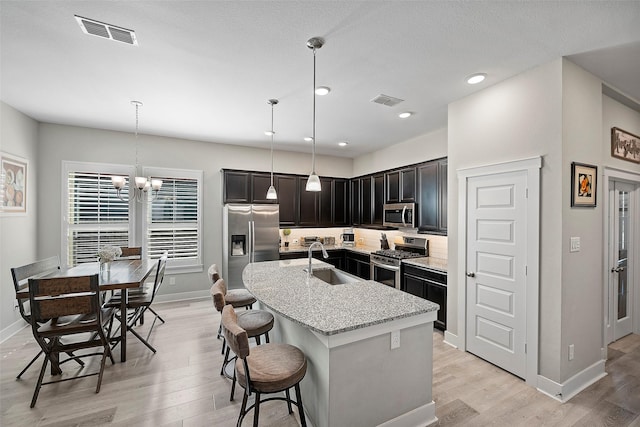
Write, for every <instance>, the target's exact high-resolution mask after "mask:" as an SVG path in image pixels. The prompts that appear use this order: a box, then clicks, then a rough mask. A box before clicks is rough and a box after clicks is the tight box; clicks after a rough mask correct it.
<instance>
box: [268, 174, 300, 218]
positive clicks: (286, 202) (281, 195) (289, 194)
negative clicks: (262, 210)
mask: <svg viewBox="0 0 640 427" xmlns="http://www.w3.org/2000/svg"><path fill="white" fill-rule="evenodd" d="M273 179H274V182H275V186H276V191H277V192H278V203H279V204H280V226H281V227H284V226H294V225H296V212H297V210H298V188H297V181H298V180H297V178H296V177H295V176H289V175H275V176H274V177H273Z"/></svg>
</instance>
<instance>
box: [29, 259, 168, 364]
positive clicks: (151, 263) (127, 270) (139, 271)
mask: <svg viewBox="0 0 640 427" xmlns="http://www.w3.org/2000/svg"><path fill="white" fill-rule="evenodd" d="M157 264H158V261H157V260H151V259H124V260H115V261H112V262H110V263H109V266H108V268H105V266H101V265H100V263H98V262H87V263H83V264H78V265H76V266H74V267H69V268H62V269H60V270H56V271H54V272H52V273H50V274H47V275H45V276H43V278H51V277H75V276H89V275H93V274H98V283H99V289H100V291H116V290H119V291H120V293H121V295H122V297H121V298H120V319H121V327H120V337H119V338H118V340H119V341H120V361H121V362H126V360H127V324H126V323H127V321H126V319H127V301H128V297H127V295H128V290H129V289H132V288H138V287H140V286H142V285H143V284H144V281H145V280H146V279H147V278H148V277H149V275H150V274H151V272H152V271H153V270H154V268H156V266H157ZM16 298H21V299H28V298H29V289H28V287H26V288H24V289H22V290H20V291H19V292H17V293H16Z"/></svg>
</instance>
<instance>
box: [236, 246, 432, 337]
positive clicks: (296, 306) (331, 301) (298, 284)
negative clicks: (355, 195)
mask: <svg viewBox="0 0 640 427" xmlns="http://www.w3.org/2000/svg"><path fill="white" fill-rule="evenodd" d="M350 249H351V248H350ZM307 266H308V260H307V259H306V258H303V259H291V260H281V261H266V262H258V263H252V264H249V265H247V266H246V267H245V269H244V271H243V273H242V280H243V281H244V285H245V287H246V288H247V289H248V290H249V292H251V293H252V294H253V295H254V296H255V297H256V298H257V299H258V300H259V301H260V302H261V303H262V304H264V305H265V306H267V307H268V308H270V309H271V310H273V311H274V312H277V313H278V314H280V315H282V316H284V317H286V318H287V319H289V320H292V321H294V322H296V323H298V324H300V325H302V326H304V327H307V328H309V329H311V330H312V331H315V332H317V333H319V334H322V335H335V334H339V333H341V332H347V331H351V330H355V329H360V328H365V327H368V326H372V325H377V324H381V323H385V322H389V321H392V320H396V319H401V318H406V317H411V316H416V315H419V314H423V313H428V312H431V311H436V310H438V309H439V306H438V304H436V303H433V302H431V301H427V300H425V299H422V298H419V297H416V296H414V295H411V294H408V293H406V292H402V291H400V290H398V289H395V288H391V287H389V286H387V285H383V284H381V283H378V282H374V281H373V280H361V281H358V282H355V283H348V284H344V285H330V284H328V283H325V282H324V281H322V280H320V279H317V278H315V277H312V278H310V279H309V278H307V273H306V272H305V271H304V270H303V269H304V268H306V267H307ZM313 266H314V268H334V267H333V266H332V265H331V264H327V263H325V262H322V261H320V260H316V259H314V260H313Z"/></svg>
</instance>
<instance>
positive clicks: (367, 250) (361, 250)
mask: <svg viewBox="0 0 640 427" xmlns="http://www.w3.org/2000/svg"><path fill="white" fill-rule="evenodd" d="M324 248H325V249H326V250H328V251H331V250H335V249H346V250H349V251H352V252H357V253H361V254H365V255H369V254H371V252H375V251H377V250H379V249H380V248H372V247H367V246H360V245H359V246H343V245H341V244H336V245H324ZM319 250H321V249H320V248H319V247H317V246H315V247H314V248H313V251H314V252H316V251H319ZM308 251H309V247H308V246H301V245H295V246H293V245H289V247H288V248H285V247H280V253H281V254H291V253H298V252H300V253H307V252H308Z"/></svg>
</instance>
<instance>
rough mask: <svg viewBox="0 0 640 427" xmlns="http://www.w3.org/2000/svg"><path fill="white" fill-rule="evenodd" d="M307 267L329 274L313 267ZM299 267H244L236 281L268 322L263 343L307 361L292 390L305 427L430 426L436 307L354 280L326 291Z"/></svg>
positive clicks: (294, 263) (321, 265)
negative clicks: (294, 350) (269, 316)
mask: <svg viewBox="0 0 640 427" xmlns="http://www.w3.org/2000/svg"><path fill="white" fill-rule="evenodd" d="M304 249H305V250H306V248H304ZM327 249H328V248H327ZM349 249H353V248H349ZM301 250H303V249H301ZM312 265H313V267H314V269H333V268H334V267H333V266H332V265H331V264H328V263H325V262H323V261H320V260H318V259H312ZM307 266H308V259H307V258H306V257H305V258H302V259H290V260H281V261H266V262H259V263H252V264H249V265H247V266H246V267H245V269H244V271H243V274H242V279H243V281H244V284H245V287H246V288H247V289H248V290H249V291H250V292H251V293H252V294H253V295H254V296H255V297H256V299H257V300H258V306H259V307H260V308H261V309H264V310H268V311H270V312H272V313H273V315H274V317H275V323H274V327H273V329H272V330H271V332H270V333H269V334H270V336H271V341H272V342H286V343H289V344H291V345H294V346H296V347H298V348H299V349H300V350H302V352H303V353H304V354H305V355H306V357H307V362H308V363H307V373H306V376H305V377H304V379H303V380H302V381H301V382H300V389H301V393H302V402H303V405H304V410H305V413H306V415H307V417H308V421H309V423H310V424H311V425H314V426H316V427H334V426H335V427H340V426H379V425H384V426H385V427H401V426H408V425H428V424H431V423H434V422H436V421H437V418H436V416H435V403H434V402H433V397H432V383H433V372H432V366H433V322H434V321H435V320H436V313H437V310H438V308H439V307H438V305H437V304H435V303H433V302H430V301H427V300H425V299H422V298H418V297H415V296H413V295H410V294H408V293H405V292H402V291H399V290H397V289H395V288H391V287H389V286H386V285H383V284H381V283H377V282H374V281H371V280H361V279H359V278H357V277H355V276H351V279H352V280H353V282H352V283H346V284H338V285H330V284H328V283H326V282H324V281H322V280H320V279H318V278H316V277H311V278H308V277H307V273H306V272H305V271H304V270H303V269H304V268H306V267H307Z"/></svg>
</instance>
